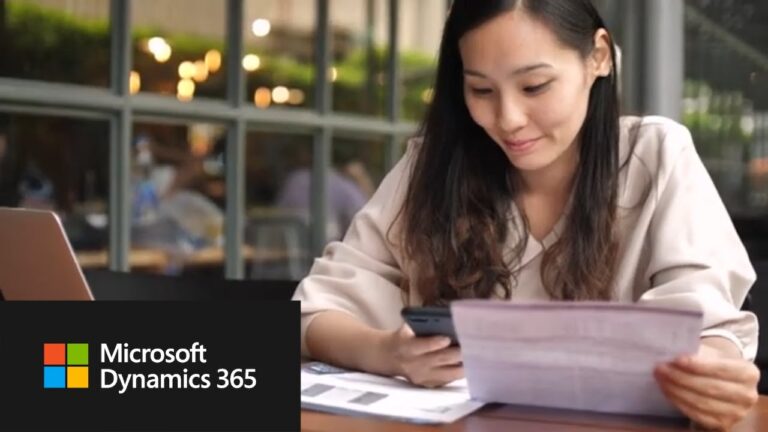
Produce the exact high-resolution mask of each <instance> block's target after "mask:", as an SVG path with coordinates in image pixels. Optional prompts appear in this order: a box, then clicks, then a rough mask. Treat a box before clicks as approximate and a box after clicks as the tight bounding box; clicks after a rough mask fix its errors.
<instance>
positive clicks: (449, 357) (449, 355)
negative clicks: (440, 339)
mask: <svg viewBox="0 0 768 432" xmlns="http://www.w3.org/2000/svg"><path fill="white" fill-rule="evenodd" d="M424 361H426V362H427V363H429V364H430V365H432V366H433V367H440V366H456V365H459V364H461V350H460V349H459V348H458V347H448V348H445V349H442V350H440V351H434V352H431V353H428V354H426V355H425V356H424Z"/></svg>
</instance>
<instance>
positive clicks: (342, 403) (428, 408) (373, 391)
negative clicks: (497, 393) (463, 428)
mask: <svg viewBox="0 0 768 432" xmlns="http://www.w3.org/2000/svg"><path fill="white" fill-rule="evenodd" d="M301 406H302V408H306V409H313V410H318V411H325V412H332V413H337V414H351V415H371V416H376V417H384V418H389V419H393V420H398V421H405V422H412V423H427V424H439V423H451V422H454V421H456V420H458V419H459V418H461V417H464V416H466V415H468V414H470V413H472V412H473V411H475V410H477V409H479V408H480V407H482V406H483V403H481V402H476V401H473V400H471V399H470V396H469V391H468V389H467V383H466V380H459V381H454V382H453V383H450V384H448V385H446V386H444V387H441V388H437V389H426V388H422V387H417V386H414V385H412V384H410V383H409V382H407V381H405V380H404V379H398V378H387V377H382V376H378V375H372V374H367V373H361V372H352V371H345V370H343V369H337V368H334V367H331V366H328V365H325V364H322V363H310V364H307V365H305V366H304V367H303V368H302V371H301Z"/></svg>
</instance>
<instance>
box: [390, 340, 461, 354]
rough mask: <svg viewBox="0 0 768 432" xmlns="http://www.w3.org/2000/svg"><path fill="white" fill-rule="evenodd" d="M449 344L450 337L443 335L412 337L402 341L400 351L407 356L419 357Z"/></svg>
mask: <svg viewBox="0 0 768 432" xmlns="http://www.w3.org/2000/svg"><path fill="white" fill-rule="evenodd" d="M450 345H451V339H450V338H447V337H445V336H429V337H414V338H409V339H407V340H405V341H404V343H403V344H402V345H401V346H402V351H403V353H404V354H405V356H407V357H419V356H423V355H425V354H427V353H431V352H434V351H439V350H442V349H445V348H448V346H450Z"/></svg>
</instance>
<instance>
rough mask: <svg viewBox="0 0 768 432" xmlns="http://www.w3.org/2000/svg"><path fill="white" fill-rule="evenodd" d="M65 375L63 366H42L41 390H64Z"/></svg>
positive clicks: (65, 383) (65, 384)
mask: <svg viewBox="0 0 768 432" xmlns="http://www.w3.org/2000/svg"><path fill="white" fill-rule="evenodd" d="M66 387H67V375H66V371H65V369H64V366H43V388H66Z"/></svg>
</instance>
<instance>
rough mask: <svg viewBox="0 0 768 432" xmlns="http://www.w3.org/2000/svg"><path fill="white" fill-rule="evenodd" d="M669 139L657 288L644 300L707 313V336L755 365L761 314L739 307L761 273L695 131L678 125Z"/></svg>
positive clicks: (655, 241)
mask: <svg viewBox="0 0 768 432" xmlns="http://www.w3.org/2000/svg"><path fill="white" fill-rule="evenodd" d="M662 140H663V142H662V143H661V144H662V145H661V149H660V150H659V152H660V156H659V164H660V165H659V171H658V176H657V179H658V183H657V187H656V188H655V189H654V190H653V191H652V192H651V193H653V194H655V197H654V199H655V200H656V201H657V204H656V207H655V212H654V214H653V217H652V219H651V225H650V230H649V232H648V236H649V239H648V244H649V245H650V263H649V267H648V274H647V275H646V277H647V278H649V279H647V280H650V281H651V289H649V290H648V291H646V292H645V293H644V294H643V295H642V296H641V297H640V299H639V301H640V302H641V303H646V304H654V305H661V306H674V307H683V308H695V309H699V310H701V311H702V312H703V314H704V320H703V330H702V333H701V336H702V337H705V336H720V337H724V338H727V339H729V340H731V341H732V342H734V343H735V344H736V345H737V346H738V347H740V348H741V351H742V354H743V356H744V358H746V359H749V360H753V359H754V357H755V355H756V352H757V334H758V322H757V317H756V316H755V315H754V314H753V313H751V312H745V311H741V310H740V308H741V306H742V304H743V303H744V300H745V298H746V296H747V293H748V292H749V290H750V288H751V287H752V284H753V283H754V282H755V279H756V276H755V271H754V269H753V268H752V265H751V264H750V261H749V257H748V255H747V252H746V250H745V248H744V245H743V244H742V243H741V240H740V239H739V236H738V234H737V232H736V229H735V228H734V226H733V223H732V222H731V219H730V217H729V215H728V212H727V210H726V209H725V206H724V204H723V202H722V200H721V199H720V196H719V195H718V192H717V190H716V188H715V185H714V184H713V182H712V180H711V178H710V177H709V175H708V173H707V171H706V169H705V167H704V164H703V163H702V161H701V159H700V158H699V156H698V154H697V153H696V149H695V147H694V145H693V141H692V139H691V135H690V133H689V132H688V130H687V129H686V128H685V127H683V126H682V125H679V124H675V125H674V126H670V127H669V128H668V130H667V131H666V135H665V136H664V137H662Z"/></svg>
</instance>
